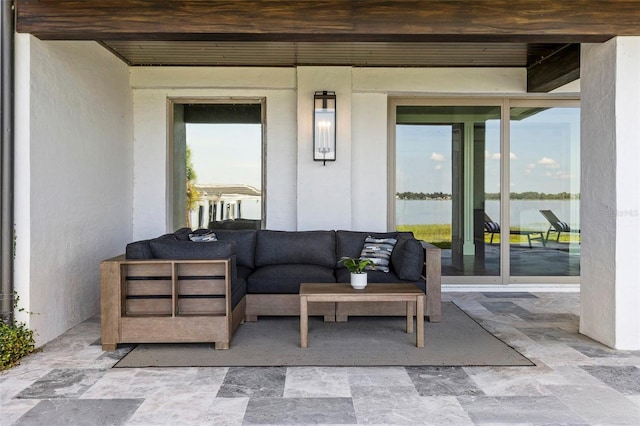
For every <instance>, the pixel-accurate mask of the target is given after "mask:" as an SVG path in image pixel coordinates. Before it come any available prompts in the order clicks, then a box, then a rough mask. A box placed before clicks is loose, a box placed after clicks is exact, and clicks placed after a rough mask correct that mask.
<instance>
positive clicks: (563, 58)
mask: <svg viewBox="0 0 640 426" xmlns="http://www.w3.org/2000/svg"><path fill="white" fill-rule="evenodd" d="M578 78H580V45H579V44H568V45H566V46H563V47H561V48H560V49H558V50H556V51H555V52H553V53H552V54H551V55H549V56H547V57H545V58H543V59H542V60H540V61H538V62H536V63H534V64H532V65H530V66H528V67H527V92H530V93H546V92H550V91H551V90H553V89H557V88H558V87H560V86H564V85H565V84H567V83H571V82H572V81H574V80H577V79H578Z"/></svg>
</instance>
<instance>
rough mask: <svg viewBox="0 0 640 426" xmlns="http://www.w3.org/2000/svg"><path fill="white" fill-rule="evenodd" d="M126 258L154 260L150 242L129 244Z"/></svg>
mask: <svg viewBox="0 0 640 426" xmlns="http://www.w3.org/2000/svg"><path fill="white" fill-rule="evenodd" d="M125 257H126V258H127V259H153V254H151V247H150V246H149V240H143V241H136V242H133V243H129V244H127V248H126V250H125Z"/></svg>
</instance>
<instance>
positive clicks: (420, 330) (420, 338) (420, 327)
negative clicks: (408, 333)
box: [416, 295, 424, 348]
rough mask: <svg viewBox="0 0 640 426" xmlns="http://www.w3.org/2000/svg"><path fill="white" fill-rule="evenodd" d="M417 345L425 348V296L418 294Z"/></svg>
mask: <svg viewBox="0 0 640 426" xmlns="http://www.w3.org/2000/svg"><path fill="white" fill-rule="evenodd" d="M416 346H417V347H419V348H424V296H423V295H421V296H416Z"/></svg>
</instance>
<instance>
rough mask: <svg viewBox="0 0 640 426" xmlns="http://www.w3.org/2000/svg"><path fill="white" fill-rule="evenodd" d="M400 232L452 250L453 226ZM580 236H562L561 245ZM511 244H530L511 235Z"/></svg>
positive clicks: (497, 238)
mask: <svg viewBox="0 0 640 426" xmlns="http://www.w3.org/2000/svg"><path fill="white" fill-rule="evenodd" d="M397 229H398V231H411V232H413V235H414V236H415V237H416V238H417V239H419V240H423V241H427V242H429V243H431V244H434V245H436V246H438V247H440V248H451V225H442V224H435V225H399V226H398V227H397ZM579 238H580V237H579V236H577V235H575V234H573V235H572V234H568V233H565V234H562V235H561V236H560V242H561V243H569V242H579V241H580V240H579ZM490 239H491V235H490V234H485V236H484V241H485V243H487V244H488V243H489V240H490ZM551 239H553V240H554V241H555V233H552V234H551V238H550V240H551ZM499 243H500V236H499V235H497V234H496V235H494V236H493V244H499ZM510 243H511V244H528V242H527V237H526V236H525V235H511V236H510Z"/></svg>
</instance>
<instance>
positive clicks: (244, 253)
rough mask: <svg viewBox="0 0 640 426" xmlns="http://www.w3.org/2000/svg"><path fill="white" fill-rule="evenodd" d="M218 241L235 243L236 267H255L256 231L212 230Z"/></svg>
mask: <svg viewBox="0 0 640 426" xmlns="http://www.w3.org/2000/svg"><path fill="white" fill-rule="evenodd" d="M213 231H214V232H215V233H216V237H217V238H218V241H235V242H236V259H237V262H238V266H246V267H247V268H254V267H255V260H254V254H255V252H256V231H255V230H253V229H244V230H232V229H214V230H213Z"/></svg>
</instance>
